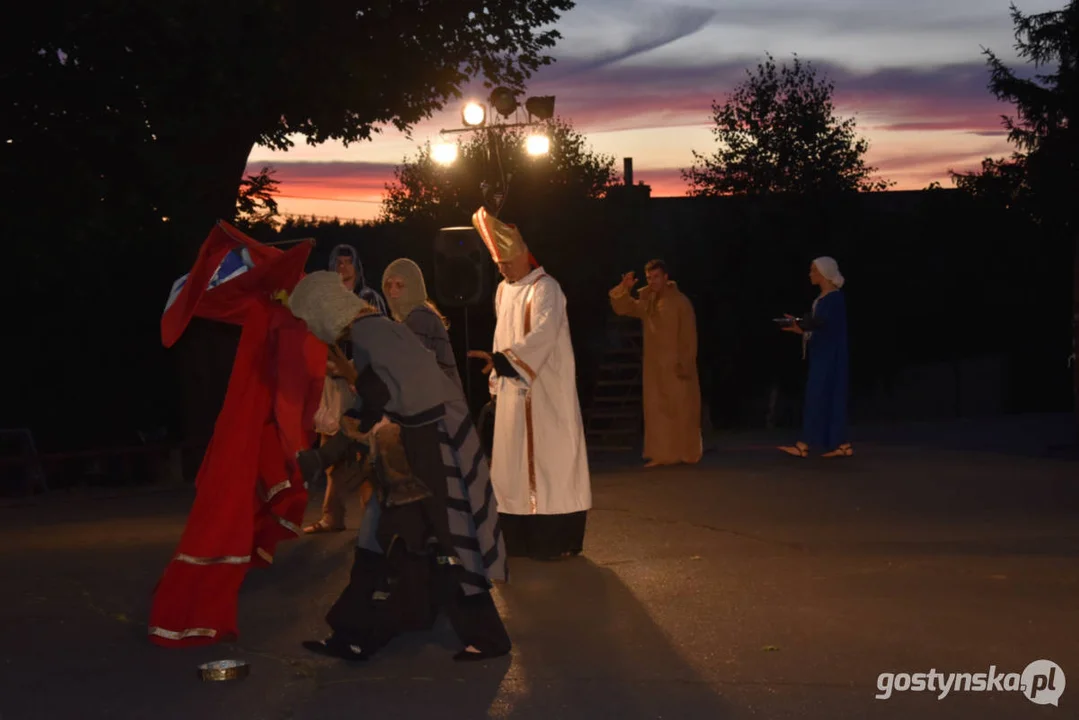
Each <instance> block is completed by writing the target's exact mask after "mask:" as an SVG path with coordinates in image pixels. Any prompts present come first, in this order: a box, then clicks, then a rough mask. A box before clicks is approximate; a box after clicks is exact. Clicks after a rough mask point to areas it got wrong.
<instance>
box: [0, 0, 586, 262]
mask: <svg viewBox="0 0 1079 720" xmlns="http://www.w3.org/2000/svg"><path fill="white" fill-rule="evenodd" d="M47 5H48V7H47V8H46V6H45V5H40V6H37V7H33V8H28V9H27V12H25V13H20V14H17V15H16V16H12V17H11V18H8V20H7V21H6V22H5V23H3V27H2V28H0V46H2V47H3V51H2V52H3V55H4V60H5V63H4V70H3V72H0V88H2V89H3V90H4V91H5V94H4V97H5V102H6V103H7V105H8V106H10V107H11V108H15V109H16V110H15V112H14V114H15V115H17V116H18V117H17V122H12V123H11V124H10V125H11V129H13V130H14V131H17V132H16V133H14V134H9V135H8V137H5V138H3V139H0V142H3V141H6V140H7V139H9V138H10V139H13V141H14V143H17V144H20V145H21V146H25V147H26V148H27V152H26V153H25V155H26V156H28V157H32V156H33V155H34V151H35V150H36V149H38V148H47V147H48V146H49V144H50V143H56V142H60V143H61V144H63V145H70V146H72V147H76V148H85V153H83V154H80V155H78V156H77V157H78V158H79V161H80V162H83V163H85V164H86V165H87V167H86V172H85V173H84V176H85V182H81V183H78V184H76V185H75V187H70V186H68V187H64V186H63V184H62V183H60V182H59V181H54V183H53V186H54V187H55V192H56V193H58V194H59V193H61V192H63V193H68V194H70V193H75V194H80V195H81V194H83V193H85V203H86V204H92V203H99V202H100V196H95V194H96V193H98V191H99V187H98V186H101V185H102V184H103V183H105V184H106V185H108V188H107V189H109V190H110V192H112V193H113V194H115V195H117V196H119V195H123V196H125V197H129V198H130V200H131V201H132V202H135V203H137V204H141V206H144V207H145V208H150V207H152V208H153V210H152V211H150V210H148V209H147V210H146V212H145V214H146V215H147V216H148V217H154V216H156V217H158V218H160V217H161V216H167V217H169V218H170V222H169V224H168V228H160V227H159V228H158V230H159V231H162V232H165V231H170V232H172V233H174V235H175V237H176V238H177V239H178V240H180V241H181V242H183V243H185V244H186V245H187V247H188V249H191V250H193V249H194V248H195V247H197V245H198V244H199V243H200V242H201V240H202V239H203V238H204V237H205V234H206V232H207V231H208V229H209V228H210V227H211V226H212V224H213V222H214V220H215V219H216V218H218V217H231V216H232V214H233V213H234V212H235V205H236V190H237V187H238V186H239V185H240V183H241V180H242V179H243V174H244V170H245V167H246V163H247V158H248V156H249V155H250V152H251V149H252V148H253V146H254V145H255V144H261V145H263V146H266V147H270V148H275V149H287V148H288V147H291V146H292V144H293V143H294V142H295V138H297V137H302V138H304V139H305V140H306V141H307V142H308V143H311V144H318V143H321V142H325V141H327V140H339V141H342V142H344V143H346V144H348V143H353V142H358V141H361V140H366V139H369V138H370V137H371V136H372V134H374V133H376V132H378V128H379V127H380V126H382V125H392V126H394V127H397V128H399V129H405V128H408V127H410V126H412V125H414V124H415V123H416V122H417V121H419V120H421V119H423V118H426V117H429V116H430V115H431V114H432V113H433V112H434V111H436V110H438V109H440V108H441V107H442V106H443V105H444V104H445V103H446V102H447V101H448V100H449V99H450V98H453V97H459V96H460V94H461V89H462V88H463V87H464V86H465V84H466V83H467V82H468V81H469V80H470V79H472V78H477V77H483V78H484V79H485V81H487V82H488V84H493V83H498V84H503V85H506V86H509V87H511V88H515V89H516V88H520V86H521V85H522V84H523V83H524V81H525V80H526V79H527V78H528V77H529V76H530V75H531V73H532V72H534V71H535V70H536V69H537V68H539V67H540V66H542V65H545V64H547V63H549V62H550V61H551V59H550V58H549V57H548V56H547V55H545V54H544V53H545V51H546V50H547V49H548V48H551V47H553V45H554V43H555V41H556V40H557V38H558V37H559V36H558V33H557V32H556V31H554V30H552V29H551V25H552V24H553V23H554V22H555V21H556V20H557V19H558V18H559V16H560V14H561V13H562V12H564V11H566V10H568V9H570V8H571V7H572V6H573V2H572V0H505V1H504V2H499V3H490V2H487V1H486V0H330V1H329V2H321V3H309V2H301V0H250V2H244V3H216V4H214V3H206V2H204V1H203V0H175V1H174V2H168V3H132V2H117V3H111V2H110V3H100V2H96V3H89V4H86V3H80V4H76V3H73V2H70V0H58V2H57V3H49V4H47ZM65 91H68V92H65ZM44 109H48V110H50V111H52V114H51V115H49V116H46V115H45V114H44V113H43V112H42V111H43V110H44ZM7 125H8V123H5V130H9V128H8V127H7ZM67 135H70V136H71V137H72V138H73V139H74V141H69V140H68V137H66V136H67ZM49 191H50V188H45V193H46V194H49ZM109 202H111V201H109ZM158 222H159V223H160V220H158ZM187 262H190V258H185V259H184V263H185V264H186V263H187Z"/></svg>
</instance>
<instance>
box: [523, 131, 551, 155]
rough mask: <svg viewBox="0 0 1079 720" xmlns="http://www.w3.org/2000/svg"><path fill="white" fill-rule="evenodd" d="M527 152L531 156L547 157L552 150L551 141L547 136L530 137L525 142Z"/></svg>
mask: <svg viewBox="0 0 1079 720" xmlns="http://www.w3.org/2000/svg"><path fill="white" fill-rule="evenodd" d="M525 150H526V151H527V152H528V154H529V155H533V156H535V155H546V154H547V153H548V152H550V150H551V141H550V140H548V139H547V136H546V135H529V136H528V139H527V140H526V141H525Z"/></svg>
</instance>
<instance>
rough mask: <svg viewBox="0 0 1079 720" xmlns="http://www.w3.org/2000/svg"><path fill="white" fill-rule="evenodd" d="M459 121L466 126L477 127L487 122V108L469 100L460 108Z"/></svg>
mask: <svg viewBox="0 0 1079 720" xmlns="http://www.w3.org/2000/svg"><path fill="white" fill-rule="evenodd" d="M461 122H463V123H464V124H465V125H466V126H468V127H478V126H480V125H483V124H484V123H485V122H487V108H485V107H484V106H483V105H480V104H479V103H478V102H470V103H468V104H467V105H465V106H464V108H463V109H462V110H461Z"/></svg>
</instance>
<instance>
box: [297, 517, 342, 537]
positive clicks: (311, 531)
mask: <svg viewBox="0 0 1079 720" xmlns="http://www.w3.org/2000/svg"><path fill="white" fill-rule="evenodd" d="M344 529H345V526H344V525H341V526H338V527H335V526H333V525H330V524H328V523H326V522H323V521H322V520H319V521H318V522H316V523H311V524H310V525H308V526H307V527H305V528H304V529H303V531H304V534H306V535H317V534H319V533H331V532H342V531H344Z"/></svg>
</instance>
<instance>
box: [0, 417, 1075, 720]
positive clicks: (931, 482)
mask: <svg viewBox="0 0 1079 720" xmlns="http://www.w3.org/2000/svg"><path fill="white" fill-rule="evenodd" d="M1067 433H1068V429H1067V418H1066V417H1065V418H1060V417H1055V418H1053V417H1049V418H1044V417H1043V418H1033V419H1032V418H1011V419H1003V420H995V421H991V422H982V423H977V422H975V423H965V424H964V423H950V424H949V423H936V424H923V425H920V426H904V427H901V428H899V427H897V428H876V429H866V430H865V431H864V432H861V433H860V434H859V435H857V436H856V437H857V438H858V442H857V444H856V455H855V456H854V457H852V458H843V459H832V460H825V459H820V458H810V459H806V460H801V459H796V458H790V457H786V456H783V455H780V454H778V453H777V452H776V451H775V450H774V449H773V447H772V446H773V445H774V444H775V443H776V442H777V441H780V440H789V438H784V437H782V436H779V435H774V434H772V435H766V434H757V435H736V436H721V437H720V438H719V440H718V442H717V444H716V448H715V449H714V450H713V451H712V452H710V453H709V454H708V455H706V457H705V460H704V461H703V462H702V463H701V464H699V465H697V466H693V467H677V468H670V469H657V470H650V471H645V470H642V469H640V468H639V464H638V461H637V460H636V458H626V457H622V458H606V459H597V461H596V462H595V463H594V465H593V472H594V476H593V492H594V509H593V511H592V513H591V514H590V518H589V527H588V534H587V537H586V540H585V552H584V554H583V555H582V556H581V557H579V558H575V559H573V560H569V561H564V562H556V563H537V562H530V561H514V562H513V563H512V573H513V575H512V581H511V583H509V584H508V585H504V586H500V587H499V588H498V589H497V590H496V601H497V603H498V605H499V608H500V609H501V611H502V613H503V617H504V618H505V622H506V625H507V627H508V629H509V631H510V634H511V636H512V637H513V639H514V642H515V646H514V650H513V653H512V655H511V656H510V657H507V658H503V659H500V660H498V661H491V662H485V663H476V664H465V665H462V664H459V663H454V662H452V661H451V659H450V658H451V655H452V653H453V652H455V651H456V650H457V649H458V647H457V645H456V643H455V640H454V637H453V635H452V633H451V632H450V631H449V630H448V628H447V627H446V626H445V625H444V624H441V625H440V626H439V627H438V628H437V630H436V631H435V632H432V633H430V634H422V635H415V636H408V637H402V638H398V639H397V640H395V642H394V643H393V644H391V645H390V646H389V647H388V648H386V650H385V651H384V652H383V654H381V655H379V656H378V657H376V658H375V659H374V660H372V661H370V662H368V663H362V664H348V663H345V662H341V661H334V660H329V659H324V658H320V657H318V656H314V655H310V654H308V653H307V652H306V651H305V650H303V648H301V647H300V642H301V641H302V640H304V639H308V638H318V637H322V636H323V635H324V634H325V628H324V625H323V616H324V614H325V611H326V610H327V609H328V608H329V606H330V604H331V603H332V601H333V600H334V598H335V597H336V595H337V593H338V592H339V590H340V589H341V588H342V587H343V585H344V583H345V582H346V576H347V572H348V568H349V565H350V562H351V546H352V541H353V538H354V533H352V532H347V533H340V534H335V535H327V536H319V537H314V538H301V539H298V540H296V541H294V542H290V543H287V544H285V545H283V546H282V548H281V552H280V553H279V555H278V559H277V563H276V564H275V566H274V567H272V568H269V569H265V570H256V571H252V572H251V573H250V574H249V575H248V578H247V581H246V583H245V586H244V589H243V593H242V596H241V600H240V611H241V619H240V629H241V638H240V640H239V641H238V642H237V643H234V644H228V645H218V646H213V647H209V648H198V649H192V650H167V649H163V648H158V647H156V646H153V645H151V644H150V643H149V641H148V640H147V639H146V622H145V620H146V617H147V614H148V604H149V598H150V593H151V591H152V589H153V586H154V583H155V581H156V580H157V577H158V575H159V574H160V572H161V570H162V568H163V567H164V565H165V563H166V562H167V560H168V559H169V556H170V554H171V553H172V551H173V549H174V547H175V544H176V542H177V540H178V538H179V535H180V533H181V530H182V528H183V523H184V518H185V512H186V510H187V507H188V506H189V504H190V501H191V497H192V496H191V491H190V490H187V489H181V490H175V489H174V490H170V491H160V492H152V493H151V492H141V493H133V492H128V493H114V494H113V497H94V496H89V495H64V494H57V495H53V496H49V497H47V498H45V499H38V500H35V501H33V502H28V503H22V504H16V505H11V506H8V507H4V508H0V577H3V578H4V588H3V589H2V590H0V598H2V606H0V607H2V612H0V618H2V620H0V719H2V720H24V719H27V720H29V719H33V720H38V719H40V720H49V719H52V718H80V719H84V720H97V719H98V718H101V719H105V718H110V719H113V718H115V719H121V718H122V719H127V718H132V719H136V718H137V719H142V718H154V719H160V720H165V719H168V718H184V719H192V718H194V719H198V720H214V719H216V718H241V719H244V720H248V719H250V720H255V719H261V718H266V719H268V720H269V719H272V720H287V719H296V720H299V719H301V718H302V719H305V720H306V719H308V718H311V719H317V720H332V719H334V718H350V719H355V718H419V717H439V718H446V719H448V720H455V719H457V718H461V719H471V718H488V717H490V718H515V719H517V718H519V719H522V720H523V719H526V718H527V719H531V718H536V719H537V720H539V719H540V718H565V719H576V718H896V719H899V718H927V719H936V718H942V719H943V718H948V719H952V718H979V719H989V718H1009V719H1012V718H1079V463H1075V462H1069V461H1065V460H1060V459H1051V458H1049V457H1043V455H1045V453H1044V452H1042V451H1041V450H1039V449H1038V448H1041V449H1042V450H1044V448H1045V446H1046V445H1049V444H1053V443H1056V442H1063V441H1065V440H1066V439H1067V437H1068V434H1067ZM314 505H315V503H312V508H311V510H310V512H309V516H308V518H309V519H311V518H313V517H314V516H315V515H316V512H315V507H314ZM357 519H358V518H357V516H356V513H355V512H354V511H353V513H352V516H351V517H350V526H351V527H355V524H356V521H357ZM223 658H241V659H244V660H246V661H248V662H249V663H251V666H252V667H251V674H250V676H249V677H248V678H246V679H244V680H240V681H234V682H228V683H203V682H200V681H199V680H198V678H197V677H196V671H195V667H196V665H197V664H199V663H201V662H206V661H209V660H216V659H223ZM1039 659H1046V660H1051V661H1053V662H1055V663H1056V664H1057V665H1058V666H1059V667H1060V673H1058V674H1056V675H1054V676H1053V682H1054V685H1055V686H1056V688H1057V689H1058V690H1059V689H1060V688H1065V689H1064V691H1063V694H1061V695H1060V696H1059V705H1056V706H1054V705H1052V704H1046V705H1039V704H1036V703H1035V702H1032V701H1031V700H1030V699H1028V698H1027V697H1026V696H1025V695H1024V694H1023V693H1022V692H1021V691H1018V690H1014V691H1008V690H1003V689H1001V690H994V691H991V692H974V691H956V692H951V693H949V694H948V695H946V696H945V697H943V698H939V697H938V696H939V695H940V693H939V692H911V691H907V692H901V691H898V690H897V691H895V692H894V693H893V694H892V695H891V697H889V698H888V699H877V698H875V697H874V696H875V695H877V694H878V693H880V690H879V689H878V677H879V675H880V674H881V673H889V672H890V673H918V672H925V673H928V672H930V671H931V670H936V671H938V672H941V673H945V674H947V673H988V672H989V671H990V667H991V666H993V667H995V672H996V673H998V674H1002V675H1003V674H1007V673H1020V674H1021V673H1023V671H1024V669H1025V668H1026V667H1027V665H1028V664H1029V663H1031V662H1032V661H1035V660H1039ZM1068 681H1070V682H1068ZM899 682H900V685H899V686H898V687H902V684H901V683H902V680H900V681H899ZM1052 694H1054V693H1049V692H1043V693H1041V694H1039V696H1038V697H1039V699H1045V698H1047V697H1049V696H1050V695H1052Z"/></svg>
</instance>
